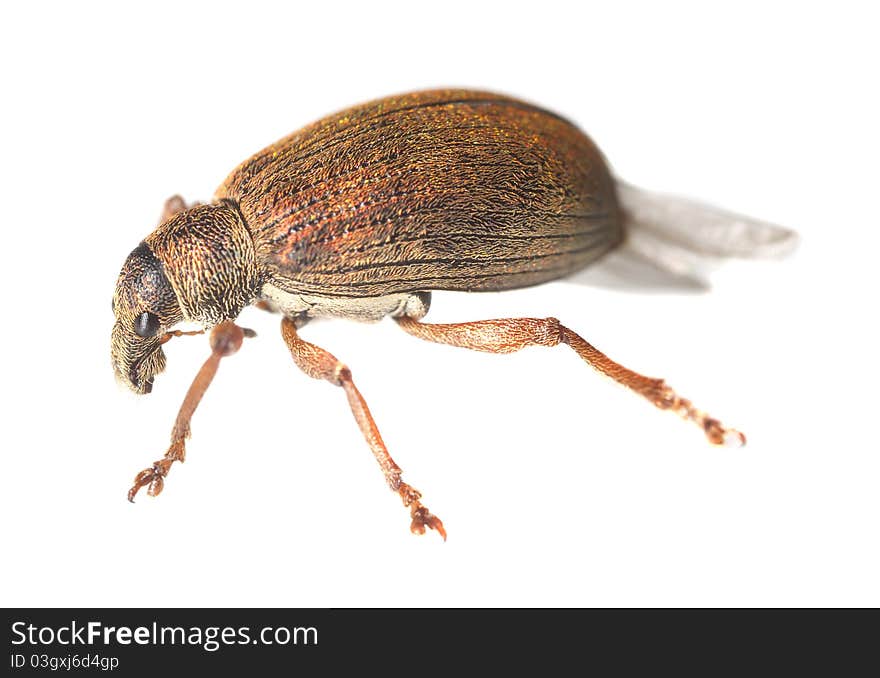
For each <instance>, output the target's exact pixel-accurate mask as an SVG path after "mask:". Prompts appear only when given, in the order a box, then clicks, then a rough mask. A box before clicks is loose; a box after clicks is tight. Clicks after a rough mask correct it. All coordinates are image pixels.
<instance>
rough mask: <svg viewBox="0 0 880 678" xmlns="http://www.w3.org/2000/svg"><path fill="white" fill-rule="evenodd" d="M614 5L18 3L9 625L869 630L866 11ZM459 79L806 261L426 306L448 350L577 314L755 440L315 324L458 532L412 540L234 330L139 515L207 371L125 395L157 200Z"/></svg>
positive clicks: (6, 95) (12, 153) (8, 260)
mask: <svg viewBox="0 0 880 678" xmlns="http://www.w3.org/2000/svg"><path fill="white" fill-rule="evenodd" d="M704 4H706V6H705V7H704ZM611 5H612V3H598V4H587V3H574V2H564V3H554V2H548V1H544V2H540V3H533V4H528V5H515V4H512V3H503V4H498V5H494V6H490V5H484V4H483V3H475V2H470V3H454V2H443V3H403V4H400V5H380V4H378V3H374V2H369V3H359V4H357V5H355V6H351V7H349V6H346V5H345V4H341V3H319V2H314V3H299V4H298V6H294V3H279V7H272V6H270V5H266V4H264V3H258V2H248V3H234V4H228V5H223V4H221V3H205V4H204V5H201V6H199V5H187V6H183V4H182V3H168V4H165V3H150V4H149V5H148V6H149V9H144V10H142V11H135V10H131V9H128V8H123V6H122V5H119V4H109V3H108V4H107V5H105V6H104V5H93V4H91V5H88V6H87V7H86V8H83V7H77V6H75V5H71V4H68V3H58V4H57V5H55V6H49V7H43V8H41V9H39V10H21V9H16V10H11V11H10V10H9V9H8V8H7V9H4V10H3V14H4V16H3V17H2V21H0V32H2V36H0V51H2V54H0V56H2V62H3V64H4V65H3V76H2V79H3V85H2V89H3V100H4V102H3V104H2V118H3V124H2V125H0V135H2V163H0V165H2V166H0V173H2V177H0V179H2V183H0V186H2V189H3V212H2V219H3V224H4V226H3V249H2V259H3V266H2V268H0V275H2V285H0V290H2V295H3V312H4V315H3V318H4V320H3V323H4V329H3V332H2V339H0V340H2V352H0V360H2V372H0V375H2V377H0V378H2V382H0V383H2V391H0V392H2V394H3V397H4V404H3V407H2V413H3V414H2V419H3V428H2V431H3V433H2V436H3V437H2V454H3V465H2V478H3V488H2V491H0V524H2V536H3V557H2V561H0V604H3V605H22V606H46V605H94V606H104V605H110V606H132V605H147V606H153V605H157V606H168V605H170V606H197V605H199V606H200V605H208V606H226V605H234V606H239V605H241V606H341V605H348V606H351V605H353V606H361V605H379V606H385V605H405V606H426V605H467V606H471V605H473V606H484V605H502V606H506V605H553V606H605V605H615V606H619V605H622V606H628V605H649V606H650V605H774V606H775V605H880V583H878V577H877V572H878V568H880V549H878V543H877V535H878V517H880V510H878V509H880V499H878V477H880V460H878V448H880V446H878V442H877V439H878V427H877V409H876V404H877V384H878V383H880V382H878V378H880V374H878V369H877V367H878V366H877V354H876V346H877V330H876V328H875V326H874V321H875V316H876V301H875V295H876V291H877V274H876V270H877V257H878V244H880V240H878V235H877V234H878V226H880V223H878V222H880V217H878V211H880V210H878V201H877V180H878V173H877V158H878V155H880V143H878V133H877V125H878V120H880V106H878V102H877V64H878V63H880V51H878V47H877V45H878V43H877V36H876V26H877V21H876V18H875V17H873V16H870V15H869V10H866V9H863V8H867V7H869V6H870V5H869V3H864V5H860V4H849V3H842V2H835V3H833V4H829V5H828V6H827V7H825V8H822V7H821V6H817V5H813V4H810V5H809V6H806V5H807V4H806V3H791V4H773V3H757V4H754V5H750V4H748V3H742V2H737V3H731V4H730V5H729V6H728V7H727V8H724V7H723V6H714V4H713V6H712V7H709V6H708V4H707V3H690V4H682V3H672V4H670V3H659V4H656V6H655V3H645V4H640V3H639V4H635V3H613V7H612V6H611ZM145 7H146V6H145ZM442 85H460V86H471V87H480V88H486V89H493V90H498V91H502V92H507V93H511V94H514V95H518V96H521V97H524V98H527V99H529V100H532V101H535V102H537V103H539V104H541V105H543V106H546V107H548V108H551V109H553V110H555V111H558V112H560V113H561V114H563V115H565V116H567V117H569V118H571V119H573V120H575V121H576V122H577V123H578V124H580V125H581V126H582V127H583V128H584V129H585V130H587V131H588V133H589V134H590V135H591V136H592V137H593V138H594V139H595V140H596V141H597V143H598V144H599V145H600V146H601V147H602V149H603V150H604V152H605V154H606V155H607V157H608V158H609V160H610V161H611V163H612V164H613V165H614V168H615V170H616V171H617V172H618V173H619V175H620V176H622V177H625V178H626V179H627V180H629V181H631V182H633V183H636V184H638V185H641V186H645V187H649V188H655V189H661V190H669V191H674V192H678V193H683V194H685V195H690V196H693V197H698V198H700V199H703V200H706V201H709V202H714V203H716V204H720V205H723V206H726V207H729V208H732V209H736V210H738V211H741V212H745V213H748V214H752V215H755V216H759V217H762V218H765V219H768V220H771V221H776V222H778V223H782V224H785V225H788V226H790V227H793V228H796V229H797V230H798V231H799V232H800V233H801V234H802V238H803V239H802V246H801V248H800V250H799V251H798V253H797V254H796V256H795V257H793V258H791V259H789V260H787V261H785V262H782V263H767V264H732V265H730V266H728V267H726V268H725V269H724V270H722V271H720V272H719V274H718V275H716V276H715V278H714V284H713V289H712V291H711V292H710V293H707V294H699V293H695V292H692V291H690V292H689V291H687V290H682V289H675V288H672V289H670V288H668V287H664V288H659V289H658V288H653V289H652V288H651V287H650V286H648V285H646V284H645V281H644V280H640V279H637V280H633V281H632V284H630V285H628V286H624V287H628V288H629V289H622V288H621V286H620V285H611V284H609V276H608V275H606V274H605V273H603V271H602V269H601V268H597V269H595V270H593V271H589V272H587V273H586V274H584V275H581V276H578V277H577V279H576V280H575V281H574V282H559V283H553V284H548V285H544V286H540V287H536V288H533V289H529V290H524V291H519V292H511V293H504V294H497V295H489V294H487V295H473V296H468V295H465V294H451V293H446V294H436V295H435V296H434V302H433V307H432V311H431V314H430V316H429V319H431V320H434V321H438V322H444V321H447V322H452V321H463V320H473V319H481V318H486V317H499V316H505V315H512V316H516V315H537V316H547V315H554V316H557V317H559V318H560V319H562V320H563V322H565V323H566V324H568V325H569V326H570V327H572V328H574V329H575V330H576V331H579V332H581V333H583V334H584V336H585V337H587V338H588V339H589V340H590V341H592V342H593V343H595V344H596V345H597V346H598V347H600V348H601V349H604V350H605V351H607V352H608V353H609V354H610V355H611V356H612V357H615V358H617V359H618V360H620V361H621V362H623V363H625V364H627V365H629V366H630V367H632V368H634V369H638V370H642V371H644V372H646V373H649V374H652V375H656V376H663V377H666V378H667V379H668V380H669V382H670V383H671V384H672V385H673V386H675V387H677V388H678V389H679V390H680V391H681V392H682V393H684V394H685V395H687V396H689V397H691V398H692V399H693V400H694V401H695V402H696V403H697V404H698V405H700V406H702V407H704V408H705V409H707V410H709V411H711V412H712V413H714V414H716V415H717V416H719V417H720V418H722V419H723V420H725V421H726V422H729V423H731V424H733V425H736V426H737V427H740V428H742V429H743V430H744V431H745V432H746V433H747V434H748V435H749V440H750V444H749V446H748V447H746V448H744V449H742V450H729V449H717V448H713V447H711V446H709V445H708V444H707V443H706V442H705V441H704V439H703V438H702V435H701V434H700V432H699V431H698V430H696V429H695V428H694V427H692V426H689V425H686V424H683V423H681V422H680V421H679V420H677V419H676V418H675V417H674V416H672V415H670V414H667V413H662V412H659V411H656V410H654V409H653V408H652V407H650V406H649V405H647V404H646V403H645V402H643V401H642V400H641V399H639V398H638V397H635V396H633V395H631V394H630V393H628V392H627V391H625V390H624V389H622V388H619V387H617V386H615V385H614V384H612V383H610V382H608V381H606V380H605V379H603V378H601V377H599V376H597V375H596V374H595V373H594V372H592V371H591V370H590V369H589V368H588V367H587V366H585V365H583V364H582V363H581V362H579V360H578V359H577V357H576V356H574V355H573V354H571V353H570V352H567V351H566V350H565V349H564V348H558V349H555V350H546V349H530V350H527V351H524V352H522V353H521V354H518V355H514V356H492V355H486V354H480V353H470V352H468V351H464V350H461V349H453V348H447V347H441V346H435V345H431V344H427V343H421V342H419V341H417V340H415V339H412V338H410V337H408V336H406V335H405V334H403V333H402V332H400V331H399V330H398V329H397V328H396V327H395V326H394V324H393V323H392V322H390V321H386V322H383V323H380V324H378V325H356V324H354V323H349V322H344V321H335V322H324V323H314V324H313V325H311V326H309V328H307V329H306V330H305V331H304V335H305V336H306V338H307V339H309V340H311V341H314V342H315V343H318V344H321V345H323V346H325V347H327V348H328V349H329V350H331V351H332V352H333V353H335V354H336V355H337V356H338V357H340V358H341V359H342V360H344V361H345V362H347V363H348V364H349V365H350V366H351V368H352V370H353V372H354V375H355V379H356V381H357V383H358V385H359V386H360V388H361V390H362V392H363V393H364V395H365V397H366V398H367V400H368V402H369V403H370V405H371V407H372V409H373V412H374V414H375V416H376V418H377V420H378V423H379V425H380V427H381V429H382V432H383V434H384V436H385V440H386V442H387V443H388V445H389V447H390V449H391V451H392V454H393V455H394V457H395V459H396V460H397V461H398V462H399V463H400V465H401V466H402V467H403V469H404V471H405V476H404V477H405V478H406V479H408V480H409V481H410V482H411V483H412V484H413V485H415V486H416V487H418V488H419V489H421V490H422V491H423V492H424V496H425V501H426V504H427V505H428V506H429V507H430V508H431V509H432V510H433V511H435V512H436V513H437V514H438V515H439V516H441V517H442V519H443V520H444V521H445V524H446V527H447V528H448V531H449V540H448V542H446V543H443V542H442V540H440V539H439V538H438V537H437V536H436V535H435V534H429V535H426V536H424V537H420V538H419V537H415V536H412V535H410V534H409V531H408V523H409V517H408V514H407V512H406V511H405V510H404V509H403V508H402V507H401V506H400V502H399V500H398V499H397V498H396V497H395V496H394V495H393V494H392V493H390V492H389V491H388V490H387V488H386V487H385V485H384V484H383V481H382V477H381V475H380V473H379V471H378V469H377V467H376V464H375V462H374V461H373V459H372V457H371V455H370V452H369V450H368V448H367V447H366V445H365V444H364V442H363V440H362V439H361V436H360V433H359V432H358V430H357V428H356V427H355V425H354V423H353V420H352V418H351V415H350V414H349V412H348V409H347V405H346V402H345V397H344V395H343V393H342V392H341V391H339V390H337V389H334V388H333V387H331V386H330V385H328V384H326V383H319V382H316V381H312V380H310V379H308V378H307V377H305V376H304V375H302V374H301V373H299V372H298V371H297V369H296V368H295V366H294V365H293V363H292V362H291V360H290V358H289V356H288V355H287V353H286V349H285V348H284V346H283V344H282V342H281V339H280V337H279V335H278V329H277V325H278V319H277V317H272V316H270V315H268V314H263V313H259V312H255V311H247V312H245V314H244V315H243V316H242V319H241V322H242V324H244V325H247V326H250V327H253V328H254V329H256V330H257V331H258V333H259V336H258V338H256V339H253V340H248V342H247V344H246V345H245V347H244V349H243V350H242V351H241V352H240V353H239V354H238V355H236V356H235V357H233V358H230V359H229V360H227V361H225V362H224V364H223V365H222V366H221V369H220V373H219V375H218V377H217V379H216V381H215V383H214V385H213V386H212V387H211V389H210V391H209V392H208V394H207V396H206V397H205V399H204V401H203V403H202V406H201V409H200V410H199V411H198V412H197V414H196V416H195V419H194V422H193V438H192V439H191V441H190V443H189V446H188V454H189V456H188V459H187V462H186V464H185V465H183V466H178V467H175V468H174V469H173V471H172V473H171V475H170V476H169V478H168V482H167V484H166V489H165V492H164V493H163V494H162V496H161V497H159V498H158V499H150V498H148V497H146V496H141V497H140V498H139V500H138V502H137V503H136V504H134V505H131V504H128V503H127V502H126V501H125V492H126V490H127V489H128V486H129V484H130V482H131V479H132V477H133V476H134V474H135V472H137V471H138V470H140V469H142V468H143V467H144V466H146V465H148V463H150V462H151V461H152V460H153V459H156V458H158V457H159V456H161V454H162V453H163V452H164V450H165V446H166V445H167V439H168V434H169V432H170V428H171V424H172V422H173V419H174V416H175V413H176V410H177V407H178V405H179V403H180V400H181V398H182V396H183V393H184V391H185V389H186V388H187V386H188V384H189V382H190V380H191V379H192V377H193V375H194V374H195V371H196V370H197V368H198V366H199V365H200V364H201V362H202V361H203V360H204V358H205V357H206V356H207V342H206V340H205V339H204V338H187V339H180V340H175V341H173V342H172V343H171V344H169V345H168V347H167V348H166V352H167V355H168V369H167V371H166V373H165V374H163V375H162V376H160V377H159V378H157V380H156V385H155V389H154V391H153V394H152V395H150V396H149V397H141V398H137V397H135V396H133V395H130V394H127V393H125V392H122V391H120V390H119V389H118V387H117V385H116V384H115V382H114V379H113V375H112V373H111V370H110V365H109V331H110V326H111V323H112V317H111V312H110V299H111V294H112V290H113V285H114V283H115V279H116V275H117V273H118V270H119V268H120V266H121V264H122V262H123V260H124V259H125V257H126V256H127V254H128V253H129V251H130V250H131V249H132V248H133V247H134V246H136V245H137V243H138V242H139V241H140V240H141V239H142V238H143V237H144V236H145V235H146V234H147V233H148V232H149V231H150V230H151V229H152V228H153V227H154V225H155V220H156V218H157V216H158V213H159V210H160V208H161V205H162V202H163V201H164V199H165V198H166V197H167V196H168V195H170V194H172V193H175V192H180V193H182V194H183V195H184V196H186V197H187V198H188V199H191V200H192V199H203V200H204V199H209V198H210V196H211V194H212V193H213V191H214V189H215V187H216V186H217V185H218V184H219V183H220V181H221V180H222V179H223V178H224V177H225V176H226V174H227V173H228V172H229V171H230V170H231V169H232V168H233V167H234V166H235V165H236V164H237V163H238V162H240V161H241V160H243V159H244V158H246V157H247V156H248V155H250V154H251V153H253V152H255V151H257V150H258V149H260V148H261V147H263V146H264V145H266V144H268V143H270V142H272V141H274V140H275V139H276V138H278V137H281V136H283V135H285V134H287V133H288V132H290V131H292V130H293V129H295V128H297V127H299V126H301V125H304V124H306V123H308V122H310V121H312V120H314V119H316V118H318V117H320V116H322V115H324V114H326V113H329V112H332V111H334V110H337V109H340V108H344V107H346V106H348V105H351V104H354V103H358V102H361V101H364V100H367V99H371V98H375V97H378V96H383V95H386V94H391V93H395V92H401V91H406V90H411V89H419V88H427V87H435V86H442Z"/></svg>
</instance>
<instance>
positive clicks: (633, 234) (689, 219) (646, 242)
mask: <svg viewBox="0 0 880 678" xmlns="http://www.w3.org/2000/svg"><path fill="white" fill-rule="evenodd" d="M617 195H618V198H619V200H620V206H621V211H622V213H623V218H624V223H625V232H626V233H627V241H626V249H627V250H628V251H629V252H630V253H632V254H635V255H637V256H639V257H640V258H644V259H647V260H648V261H650V262H651V263H653V264H654V265H656V266H658V267H659V268H661V269H663V270H665V271H669V272H670V273H673V274H675V275H678V276H683V277H687V278H692V279H697V280H703V279H705V277H706V275H707V274H708V272H709V271H710V270H711V269H712V268H714V267H716V266H717V265H718V264H720V263H721V262H722V261H723V260H724V259H727V258H740V259H743V258H745V259H761V258H780V257H783V256H785V255H787V254H789V253H791V252H792V251H793V250H794V249H795V247H796V246H797V242H798V236H797V233H795V232H794V231H791V230H789V229H787V228H783V227H781V226H777V225H775V224H770V223H767V222H765V221H759V220H757V219H752V218H751V217H746V216H743V215H741V214H736V213H734V212H729V211H727V210H723V209H720V208H717V207H712V206H710V205H705V204H703V203H700V202H696V201H693V200H688V199H686V198H680V197H678V196H673V195H666V194H663V193H654V192H652V191H646V190H644V189H641V188H637V187H635V186H632V185H630V184H627V183H624V182H622V181H619V180H618V181H617Z"/></svg>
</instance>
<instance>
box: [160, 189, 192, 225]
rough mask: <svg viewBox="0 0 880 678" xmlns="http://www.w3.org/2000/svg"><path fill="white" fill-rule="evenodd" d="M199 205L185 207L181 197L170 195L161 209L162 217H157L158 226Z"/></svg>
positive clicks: (184, 201)
mask: <svg viewBox="0 0 880 678" xmlns="http://www.w3.org/2000/svg"><path fill="white" fill-rule="evenodd" d="M199 204H201V203H198V202H194V203H192V204H191V205H187V204H186V200H184V199H183V198H182V197H181V196H179V195H172V196H171V197H170V198H168V200H166V201H165V205H164V206H163V207H162V216H160V217H159V224H162V223H164V222H165V221H167V220H168V219H170V218H171V217H173V216H174V215H175V214H177V213H178V212H183V211H184V210H188V209H189V208H190V207H195V206H196V205H199Z"/></svg>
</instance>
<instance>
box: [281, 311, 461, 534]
mask: <svg viewBox="0 0 880 678" xmlns="http://www.w3.org/2000/svg"><path fill="white" fill-rule="evenodd" d="M281 335H282V336H283V337H284V342H285V343H286V344H287V348H289V349H290V354H291V355H292V356H293V361H294V362H295V363H296V364H297V366H298V367H299V368H300V369H301V370H302V371H303V372H305V373H306V374H307V375H309V376H310V377H313V378H314V379H326V380H327V381H329V382H330V383H331V384H335V385H336V386H341V387H342V388H343V390H344V391H345V395H346V396H348V404H349V405H350V406H351V412H352V414H353V415H354V418H355V421H357V424H358V426H359V427H360V429H361V433H363V434H364V438H366V440H367V444H368V445H369V446H370V450H372V452H373V456H374V457H376V461H377V462H379V467H380V468H381V469H382V473H383V474H384V475H385V481H386V482H387V483H388V486H389V487H390V488H391V489H392V490H394V491H395V492H397V494H399V495H400V498H401V499H402V500H403V505H404V506H407V507H409V510H410V516H411V517H412V523H411V524H410V530H412V532H413V533H414V534H424V533H425V528H426V527H430V528H431V529H432V530H437V532H439V533H440V536H442V537H443V539H444V541H445V540H446V530H445V529H444V528H443V523H442V522H441V521H440V519H439V518H438V517H437V516H435V515H433V514H432V513H431V512H430V511H429V510H428V509H427V507H426V506H424V505H423V504H422V503H421V501H420V499H421V496H422V495H421V493H420V492H419V491H418V490H416V489H414V488H413V487H411V486H410V485H408V484H406V483H405V482H403V478H402V474H403V472H402V471H401V469H400V467H399V466H398V465H397V464H396V463H395V461H394V459H392V458H391V455H390V454H389V453H388V449H387V448H386V447H385V443H384V442H383V441H382V435H381V434H380V433H379V429H378V428H377V427H376V422H375V421H373V415H372V414H370V408H369V407H367V403H366V401H365V400H364V398H363V396H362V395H361V394H360V391H358V389H357V387H356V386H355V385H354V381H352V378H351V370H349V369H348V367H346V366H345V365H344V364H342V363H341V362H339V360H337V359H336V358H335V357H334V356H333V355H332V354H331V353H329V352H328V351H325V350H324V349H323V348H321V347H319V346H315V345H314V344H310V343H309V342H307V341H304V340H302V339H300V337H299V334H297V331H296V325H295V324H294V321H292V320H290V319H289V318H284V319H283V320H282V321H281Z"/></svg>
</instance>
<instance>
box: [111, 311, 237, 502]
mask: <svg viewBox="0 0 880 678" xmlns="http://www.w3.org/2000/svg"><path fill="white" fill-rule="evenodd" d="M248 332H252V331H251V330H245V329H243V328H241V327H239V326H238V325H236V324H235V323H234V322H232V321H230V320H227V321H225V322H222V323H220V324H219V325H217V326H216V327H215V328H214V329H213V330H211V334H210V344H211V355H210V357H209V358H208V359H207V360H206V361H205V364H204V365H202V367H201V369H200V370H199V371H198V374H196V377H195V379H193V383H192V385H191V386H190V387H189V390H188V391H187V392H186V396H185V397H184V399H183V404H181V406H180V410H179V411H178V413H177V419H176V421H175V422H174V428H173V429H172V430H171V445H170V446H169V447H168V451H167V452H166V453H165V456H164V457H163V458H162V459H159V460H158V461H155V462H153V465H152V466H151V467H150V468H147V469H144V470H143V471H141V472H140V473H138V474H137V475H136V476H135V479H134V483H133V484H132V486H131V489H130V490H129V491H128V500H129V501H132V502H133V501H134V498H135V495H137V493H138V492H139V491H140V489H141V488H142V487H146V488H147V494H148V495H150V496H151V497H155V496H157V495H158V494H160V493H161V492H162V489H163V488H164V487H165V477H166V476H167V475H168V472H169V471H170V470H171V466H172V464H174V462H176V461H179V462H183V461H185V460H186V439H187V438H189V436H190V422H191V421H192V416H193V414H194V413H195V411H196V408H197V407H198V406H199V403H200V402H201V400H202V396H203V395H204V394H205V391H207V390H208V386H210V385H211V381H212V380H213V379H214V375H215V374H217V368H218V367H219V366H220V361H221V360H222V359H223V358H225V357H227V356H230V355H233V354H234V353H236V352H237V351H238V349H240V348H241V344H242V342H243V341H244V338H245V337H246V336H252V335H249V334H248Z"/></svg>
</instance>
